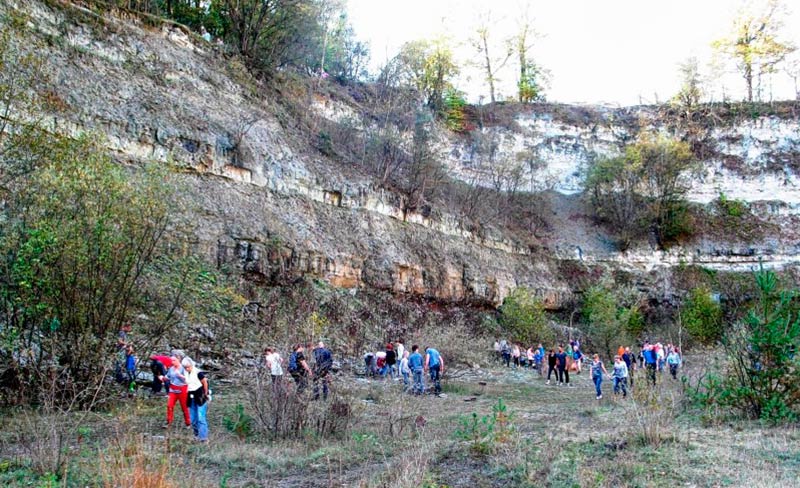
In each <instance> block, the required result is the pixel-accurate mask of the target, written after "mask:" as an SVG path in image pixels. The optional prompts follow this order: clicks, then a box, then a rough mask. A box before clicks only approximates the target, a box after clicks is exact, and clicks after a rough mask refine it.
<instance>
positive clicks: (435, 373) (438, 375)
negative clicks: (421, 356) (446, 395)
mask: <svg viewBox="0 0 800 488" xmlns="http://www.w3.org/2000/svg"><path fill="white" fill-rule="evenodd" d="M425 369H426V370H428V372H429V373H430V375H431V383H433V392H434V393H435V394H436V395H437V396H438V395H440V394H441V393H442V382H441V379H442V374H444V358H442V355H441V354H439V351H437V350H436V349H434V348H432V347H429V348H427V349H425Z"/></svg>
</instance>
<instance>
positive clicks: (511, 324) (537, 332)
mask: <svg viewBox="0 0 800 488" xmlns="http://www.w3.org/2000/svg"><path fill="white" fill-rule="evenodd" d="M500 325H502V326H503V327H504V328H505V331H506V332H507V333H508V334H509V336H510V337H509V338H510V339H511V340H512V341H514V342H521V343H523V344H535V343H537V342H541V343H547V342H552V340H553V338H554V334H553V330H552V328H551V327H550V325H549V323H548V321H547V314H546V313H545V311H544V306H543V305H542V302H541V300H539V299H537V298H536V297H535V296H534V294H533V293H532V291H531V290H530V289H528V288H524V287H520V288H515V289H514V291H512V292H511V294H509V295H508V296H507V297H506V299H505V300H503V305H502V306H501V307H500Z"/></svg>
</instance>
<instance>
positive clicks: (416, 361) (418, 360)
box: [408, 344, 425, 395]
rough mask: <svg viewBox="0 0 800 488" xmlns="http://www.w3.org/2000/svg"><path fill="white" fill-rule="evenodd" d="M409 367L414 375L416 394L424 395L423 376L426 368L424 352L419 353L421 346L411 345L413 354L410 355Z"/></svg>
mask: <svg viewBox="0 0 800 488" xmlns="http://www.w3.org/2000/svg"><path fill="white" fill-rule="evenodd" d="M408 369H410V370H411V374H412V375H413V377H414V394H415V395H422V394H423V393H425V383H424V380H423V378H422V372H423V369H424V365H423V359H422V354H420V353H419V346H418V345H416V344H414V345H413V346H411V355H410V356H409V357H408Z"/></svg>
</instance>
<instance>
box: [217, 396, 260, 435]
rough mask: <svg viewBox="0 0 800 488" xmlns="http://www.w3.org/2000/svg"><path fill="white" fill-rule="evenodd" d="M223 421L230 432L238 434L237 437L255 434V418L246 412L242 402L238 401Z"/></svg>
mask: <svg viewBox="0 0 800 488" xmlns="http://www.w3.org/2000/svg"><path fill="white" fill-rule="evenodd" d="M222 423H223V424H224V425H225V429H227V430H228V432H230V433H232V434H236V437H238V438H239V439H241V440H244V439H247V438H248V437H250V436H251V435H253V423H254V419H253V417H251V416H250V415H248V414H247V412H245V410H244V405H242V404H241V403H237V404H236V406H234V407H232V408H231V409H230V410H229V411H228V413H227V414H225V416H223V417H222Z"/></svg>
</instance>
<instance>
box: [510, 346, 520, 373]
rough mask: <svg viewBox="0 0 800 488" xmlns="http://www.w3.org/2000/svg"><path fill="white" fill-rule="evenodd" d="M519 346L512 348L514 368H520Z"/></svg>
mask: <svg viewBox="0 0 800 488" xmlns="http://www.w3.org/2000/svg"><path fill="white" fill-rule="evenodd" d="M519 354H520V352H519V344H514V347H512V348H511V357H512V358H514V368H519Z"/></svg>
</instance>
